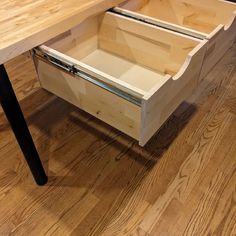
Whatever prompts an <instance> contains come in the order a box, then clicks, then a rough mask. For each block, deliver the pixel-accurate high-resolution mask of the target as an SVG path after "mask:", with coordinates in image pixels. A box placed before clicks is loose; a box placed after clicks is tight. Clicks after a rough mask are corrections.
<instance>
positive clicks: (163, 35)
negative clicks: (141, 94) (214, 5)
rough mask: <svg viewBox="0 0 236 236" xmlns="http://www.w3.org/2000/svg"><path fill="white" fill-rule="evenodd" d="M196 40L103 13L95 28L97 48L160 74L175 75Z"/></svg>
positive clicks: (195, 44)
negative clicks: (99, 22) (96, 28)
mask: <svg viewBox="0 0 236 236" xmlns="http://www.w3.org/2000/svg"><path fill="white" fill-rule="evenodd" d="M199 42H200V41H199V40H196V39H193V38H190V37H187V36H184V35H181V34H178V33H175V32H171V31H168V30H164V29H162V28H159V27H155V26H151V25H147V24H145V23H141V22H138V21H135V20H131V19H129V20H127V18H125V17H123V16H119V15H115V14H113V13H106V14H105V15H104V17H103V19H102V21H101V25H100V28H99V47H100V48H101V49H103V50H106V51H109V52H112V53H114V54H117V55H119V56H121V57H125V58H127V59H128V60H130V61H132V62H134V63H137V64H141V65H144V66H146V67H148V68H150V69H152V70H155V71H158V72H160V73H161V74H171V75H174V74H176V73H177V72H178V71H179V69H180V68H181V66H182V65H183V63H184V61H185V60H186V57H187V55H188V54H189V53H190V52H191V51H192V50H193V49H194V48H195V47H196V46H197V45H198V44H199Z"/></svg>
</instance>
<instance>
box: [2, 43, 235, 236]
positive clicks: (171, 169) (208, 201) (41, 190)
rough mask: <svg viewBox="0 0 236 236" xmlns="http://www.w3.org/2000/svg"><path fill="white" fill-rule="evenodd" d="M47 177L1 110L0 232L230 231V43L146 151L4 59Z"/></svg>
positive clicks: (23, 61)
mask: <svg viewBox="0 0 236 236" xmlns="http://www.w3.org/2000/svg"><path fill="white" fill-rule="evenodd" d="M7 69H8V71H9V73H10V76H11V80H12V82H13V86H14V88H15V89H16V92H17V96H18V98H19V100H20V103H21V106H22V109H23V111H24V114H25V116H26V118H27V122H28V124H29V127H30V130H31V133H32V136H33V138H34V140H35V143H36V145H37V149H38V151H39V154H40V156H41V159H42V160H43V163H44V166H45V168H46V169H47V173H48V175H49V183H48V185H46V186H44V187H38V186H36V185H35V183H34V182H33V179H32V177H31V175H30V173H29V170H28V168H27V166H26V163H25V161H24V159H23V157H22V153H21V152H20V150H19V147H18V145H17V143H16V141H15V138H14V136H13V134H12V132H11V129H10V127H9V125H8V123H7V121H6V119H5V116H4V115H3V112H2V111H1V113H0V161H1V165H0V216H1V217H0V235H1V236H5V235H17V236H18V235H33V236H35V235H37V236H38V235H57V236H58V235H63V236H64V235H76V236H77V235H78V236H83V235H95V236H97V235H107V236H111V235H134V236H135V235H140V236H144V235H145V236H148V235H151V236H152V235H153V236H155V235H158V236H159V235H161V236H166V235H168V236H169V235H170V236H173V235H178V236H179V235H187V236H190V235H197V236H198V235H226V236H228V235H232V236H234V235H236V44H235V45H234V47H233V48H231V49H230V50H229V51H228V53H227V55H225V57H224V58H223V59H222V60H221V61H220V63H218V65H217V66H216V67H215V69H214V71H212V72H211V73H210V74H209V76H208V77H207V79H206V81H205V82H204V83H202V85H201V86H200V88H199V89H198V90H197V91H196V93H195V94H194V95H193V96H192V97H191V98H189V100H188V101H187V102H185V103H184V104H182V105H181V106H180V107H179V108H178V109H177V110H176V112H175V113H174V115H173V116H172V117H171V118H170V119H169V121H168V122H167V123H166V124H165V125H164V127H163V128H162V129H161V130H160V132H159V133H158V134H156V135H155V137H154V138H152V140H151V141H150V142H149V143H148V145H147V146H146V147H145V149H142V148H140V147H139V146H138V145H137V142H136V141H134V140H133V139H132V138H129V137H127V136H126V135H123V134H122V133H120V132H119V131H117V130H115V129H113V128H111V127H110V126H108V125H106V124H104V123H103V122H101V121H99V120H97V119H95V118H93V117H92V116H90V115H88V114H86V113H85V112H82V111H80V110H79V109H77V108H76V107H74V106H72V105H70V104H68V103H66V102H64V101H62V100H61V99H59V98H57V97H55V96H53V95H51V94H49V93H48V92H46V91H44V90H43V89H41V88H40V87H39V84H38V82H37V80H36V75H35V72H34V69H33V66H32V62H31V61H30V59H29V58H27V56H25V55H22V56H20V57H18V58H16V59H15V60H13V61H11V62H10V63H8V64H7Z"/></svg>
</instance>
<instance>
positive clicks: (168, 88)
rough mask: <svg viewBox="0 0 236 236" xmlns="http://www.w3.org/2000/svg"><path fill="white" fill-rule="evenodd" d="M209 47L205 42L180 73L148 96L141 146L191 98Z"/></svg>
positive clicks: (189, 56) (198, 47)
mask: <svg viewBox="0 0 236 236" xmlns="http://www.w3.org/2000/svg"><path fill="white" fill-rule="evenodd" d="M206 47H207V40H203V41H202V42H201V43H200V44H199V45H198V46H197V47H196V48H195V49H194V50H192V51H191V53H189V55H188V56H187V59H186V61H185V63H184V64H183V66H182V68H181V69H180V71H179V72H178V73H177V74H176V75H175V76H173V77H168V76H166V81H167V82H166V83H165V84H164V85H163V86H162V87H161V88H160V87H156V88H153V90H152V91H150V93H149V94H146V96H144V98H143V105H142V125H141V128H142V130H141V137H140V145H142V146H143V145H145V144H146V142H147V141H148V140H149V139H150V137H151V136H153V134H154V133H155V132H156V131H157V130H158V129H159V128H160V127H161V126H162V124H163V123H164V122H165V121H166V120H167V119H168V117H169V116H170V115H171V114H172V113H173V112H174V110H175V109H176V108H177V107H178V106H179V105H180V104H181V102H183V101H184V100H185V99H187V98H188V96H190V95H191V94H192V93H193V91H194V89H196V87H197V85H198V83H199V76H200V72H201V67H202V63H203V58H204V55H205V51H206Z"/></svg>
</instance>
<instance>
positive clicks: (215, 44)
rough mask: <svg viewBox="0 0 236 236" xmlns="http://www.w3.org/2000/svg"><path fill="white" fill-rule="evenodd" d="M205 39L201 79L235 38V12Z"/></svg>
mask: <svg viewBox="0 0 236 236" xmlns="http://www.w3.org/2000/svg"><path fill="white" fill-rule="evenodd" d="M207 39H208V40H209V41H208V46H207V52H206V55H205V58H204V64H203V68H202V72H201V79H204V78H205V76H206V75H207V74H208V73H209V72H210V70H211V69H212V68H213V66H214V65H215V64H216V63H217V62H218V61H219V60H220V59H221V58H222V57H223V55H224V54H225V53H226V51H227V50H228V49H229V48H230V47H231V46H232V45H233V43H234V41H235V40H236V12H235V13H234V15H233V17H232V20H231V22H229V24H228V25H226V26H219V27H218V28H217V29H216V30H215V31H214V32H212V33H211V34H210V35H209V36H208V37H207Z"/></svg>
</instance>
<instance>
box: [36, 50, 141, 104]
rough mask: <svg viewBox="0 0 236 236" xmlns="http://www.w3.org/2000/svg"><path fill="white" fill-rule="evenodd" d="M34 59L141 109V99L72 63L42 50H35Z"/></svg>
mask: <svg viewBox="0 0 236 236" xmlns="http://www.w3.org/2000/svg"><path fill="white" fill-rule="evenodd" d="M33 57H37V58H39V59H40V60H43V61H44V62H46V63H49V64H51V65H53V66H55V67H57V68H60V69H62V70H63V71H66V72H68V73H70V74H73V75H75V76H78V77H80V78H82V79H84V80H86V81H88V82H90V83H92V84H94V85H96V86H98V87H100V88H103V89H105V90H107V91H109V92H111V93H113V94H115V95H117V96H119V97H121V98H123V99H125V100H127V101H129V102H131V103H133V104H135V105H137V106H139V107H141V104H142V100H141V98H139V97H135V96H134V95H132V94H129V93H128V92H126V91H123V90H121V89H119V88H116V87H114V86H112V85H110V84H108V83H105V82H104V81H101V80H99V79H98V78H96V77H95V76H93V75H90V74H89V73H87V72H84V71H82V70H81V69H80V68H78V67H77V66H76V65H74V64H73V63H70V62H68V61H65V60H63V59H62V58H58V57H57V56H55V55H51V54H49V53H48V52H44V51H42V50H41V49H40V48H34V49H33Z"/></svg>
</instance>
